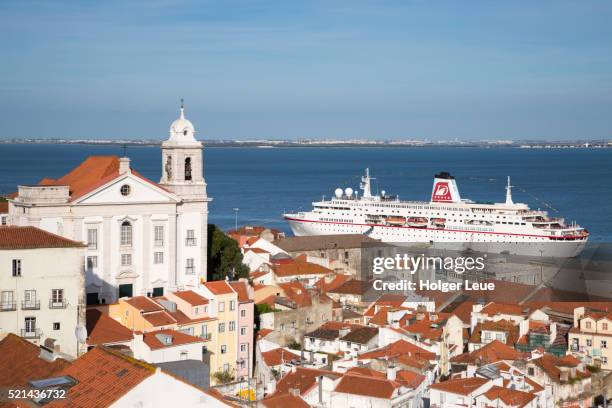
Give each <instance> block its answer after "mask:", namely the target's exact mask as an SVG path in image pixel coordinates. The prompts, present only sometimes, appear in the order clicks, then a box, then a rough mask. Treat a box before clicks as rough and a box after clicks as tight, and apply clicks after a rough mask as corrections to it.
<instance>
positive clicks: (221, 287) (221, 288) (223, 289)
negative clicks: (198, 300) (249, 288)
mask: <svg viewBox="0 0 612 408" xmlns="http://www.w3.org/2000/svg"><path fill="white" fill-rule="evenodd" d="M204 286H206V287H207V288H208V290H210V291H211V292H212V293H213V294H215V295H227V294H229V293H234V291H233V290H232V287H231V286H230V285H229V284H228V283H227V282H226V281H224V280H219V281H209V282H206V283H204Z"/></svg>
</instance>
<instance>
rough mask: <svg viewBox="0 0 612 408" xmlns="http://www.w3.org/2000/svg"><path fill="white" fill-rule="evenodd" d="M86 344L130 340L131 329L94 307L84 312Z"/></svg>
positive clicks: (131, 337)
mask: <svg viewBox="0 0 612 408" xmlns="http://www.w3.org/2000/svg"><path fill="white" fill-rule="evenodd" d="M86 326H87V334H88V336H87V344H88V345H90V346H96V345H104V344H109V343H121V342H126V341H131V340H132V339H133V338H134V335H133V334H132V331H131V330H130V329H128V328H127V327H124V326H123V325H121V323H119V322H118V321H116V320H115V319H113V318H112V317H110V316H108V315H106V314H104V313H102V312H100V311H99V310H96V309H89V310H87V312H86Z"/></svg>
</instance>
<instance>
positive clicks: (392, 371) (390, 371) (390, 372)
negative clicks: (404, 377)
mask: <svg viewBox="0 0 612 408" xmlns="http://www.w3.org/2000/svg"><path fill="white" fill-rule="evenodd" d="M396 374H397V367H395V366H394V365H390V366H388V367H387V380H391V381H395V376H396Z"/></svg>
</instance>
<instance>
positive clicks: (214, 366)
mask: <svg viewBox="0 0 612 408" xmlns="http://www.w3.org/2000/svg"><path fill="white" fill-rule="evenodd" d="M197 292H198V293H199V294H200V295H202V296H204V297H205V298H207V299H208V300H209V305H208V310H209V313H210V315H211V316H213V317H215V318H216V319H217V320H216V322H217V333H216V337H215V340H216V341H213V342H211V344H210V347H209V351H210V372H211V374H213V375H214V373H216V372H228V373H230V374H232V375H233V376H234V377H236V374H237V372H238V370H237V369H236V368H237V361H238V353H237V348H238V333H239V331H238V330H239V329H238V323H239V322H238V294H237V293H236V291H234V290H233V289H232V287H231V285H230V284H229V283H228V282H226V281H212V282H205V283H203V284H202V285H201V286H200V287H198V288H197Z"/></svg>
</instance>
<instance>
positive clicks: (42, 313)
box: [0, 248, 85, 357]
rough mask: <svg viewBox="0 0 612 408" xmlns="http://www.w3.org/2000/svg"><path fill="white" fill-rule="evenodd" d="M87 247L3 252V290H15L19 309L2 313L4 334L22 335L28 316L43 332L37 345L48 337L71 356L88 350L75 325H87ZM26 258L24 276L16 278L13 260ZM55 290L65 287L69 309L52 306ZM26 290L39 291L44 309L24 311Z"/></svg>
mask: <svg viewBox="0 0 612 408" xmlns="http://www.w3.org/2000/svg"><path fill="white" fill-rule="evenodd" d="M83 251H84V249H83V248H48V249H24V250H1V251H0V271H2V273H0V291H13V301H14V302H16V303H17V304H16V310H15V311H3V312H0V337H2V335H3V334H6V333H15V334H17V335H21V329H24V328H25V318H26V317H35V318H36V327H37V328H39V329H40V330H41V331H42V336H41V338H40V339H39V340H33V342H34V343H36V344H44V342H45V339H48V338H52V339H55V340H56V343H55V344H56V345H59V349H60V351H61V352H64V353H67V354H69V355H71V356H75V357H76V355H77V352H81V351H84V345H81V346H77V341H76V337H75V328H76V326H77V324H82V325H85V291H84V283H85V278H84V273H83ZM13 259H21V260H22V272H21V277H13V276H12V273H11V270H12V260H13ZM52 289H64V299H65V301H66V302H67V306H66V308H61V309H51V308H50V307H49V306H50V305H49V301H50V299H51V290H52ZM25 290H36V300H37V301H40V309H38V310H23V309H22V307H21V306H22V305H21V302H22V301H23V300H24V291H25ZM56 322H57V323H59V324H60V330H54V329H53V323H56Z"/></svg>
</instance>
